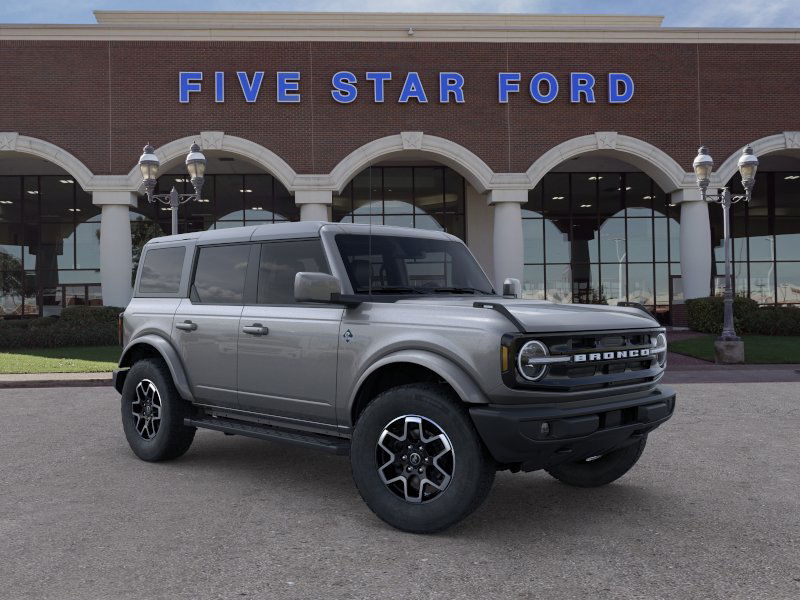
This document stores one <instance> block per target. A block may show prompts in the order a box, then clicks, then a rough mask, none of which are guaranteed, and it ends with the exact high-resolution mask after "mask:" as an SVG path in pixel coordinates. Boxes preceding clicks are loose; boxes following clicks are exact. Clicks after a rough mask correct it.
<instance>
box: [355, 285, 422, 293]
mask: <svg viewBox="0 0 800 600" xmlns="http://www.w3.org/2000/svg"><path fill="white" fill-rule="evenodd" d="M370 293H372V294H424V293H425V292H422V291H420V290H418V289H417V288H413V287H408V286H405V285H387V286H381V287H374V288H372V289H369V288H358V289H357V290H356V294H370Z"/></svg>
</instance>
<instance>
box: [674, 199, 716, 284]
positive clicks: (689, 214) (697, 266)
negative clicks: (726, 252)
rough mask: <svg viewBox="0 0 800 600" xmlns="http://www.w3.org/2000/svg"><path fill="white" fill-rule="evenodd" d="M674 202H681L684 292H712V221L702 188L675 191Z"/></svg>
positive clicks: (682, 279) (682, 278)
mask: <svg viewBox="0 0 800 600" xmlns="http://www.w3.org/2000/svg"><path fill="white" fill-rule="evenodd" d="M671 198H672V202H673V203H674V204H680V206H681V281H682V283H683V296H684V298H686V299H689V298H705V297H706V296H708V295H709V294H710V293H711V224H710V223H709V220H708V204H706V203H705V202H703V201H702V200H701V199H700V190H699V189H696V188H688V189H683V190H676V191H674V192H672V196H671Z"/></svg>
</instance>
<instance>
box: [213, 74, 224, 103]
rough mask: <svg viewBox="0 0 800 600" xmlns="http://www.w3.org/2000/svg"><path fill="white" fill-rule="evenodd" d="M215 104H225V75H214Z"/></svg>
mask: <svg viewBox="0 0 800 600" xmlns="http://www.w3.org/2000/svg"><path fill="white" fill-rule="evenodd" d="M214 102H225V73H224V72H223V71H217V72H216V73H214Z"/></svg>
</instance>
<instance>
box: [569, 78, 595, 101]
mask: <svg viewBox="0 0 800 600" xmlns="http://www.w3.org/2000/svg"><path fill="white" fill-rule="evenodd" d="M569 78H570V80H569V81H570V85H569V87H570V91H569V101H570V102H572V103H574V104H577V103H579V102H580V101H581V94H583V95H584V96H586V102H588V103H589V104H594V77H593V76H592V75H591V74H590V73H570V75H569Z"/></svg>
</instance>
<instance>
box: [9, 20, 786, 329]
mask: <svg viewBox="0 0 800 600" xmlns="http://www.w3.org/2000/svg"><path fill="white" fill-rule="evenodd" d="M95 14H96V20H97V23H96V24H91V25H0V73H2V74H3V75H2V77H3V83H4V85H2V86H0V316H4V317H9V316H25V315H39V314H53V313H57V312H58V311H60V309H61V308H63V307H64V306H69V305H74V304H101V303H103V304H106V305H113V306H120V305H124V304H125V303H126V302H127V301H128V299H129V298H130V294H131V270H132V267H133V265H134V264H135V262H136V260H137V257H138V253H139V251H140V249H141V245H142V244H143V243H144V242H145V241H146V240H147V239H149V238H151V237H153V236H156V235H164V234H165V233H168V232H169V226H170V212H169V209H168V208H167V207H165V206H163V205H158V204H149V203H148V202H147V201H146V199H145V198H144V197H143V196H142V195H141V192H142V189H143V188H142V177H141V173H140V171H139V168H138V166H137V160H138V157H139V155H140V154H141V151H142V147H143V146H144V145H145V144H146V143H150V144H152V145H153V146H154V147H155V148H156V155H157V156H158V157H159V159H160V161H161V165H162V168H161V171H160V173H161V175H160V176H159V179H158V191H162V192H168V191H169V190H170V189H171V188H172V187H173V186H175V187H176V188H178V191H180V192H184V191H185V192H188V191H190V187H191V186H190V183H189V177H188V175H187V174H186V170H185V167H184V165H183V159H184V157H185V155H186V153H187V152H188V150H189V147H190V145H191V144H192V143H193V142H197V143H198V144H200V146H201V147H202V149H203V152H204V153H205V155H206V156H207V159H208V165H207V170H206V181H205V184H204V187H203V193H202V196H203V198H202V201H200V202H190V203H187V204H185V205H183V206H181V209H180V213H179V227H180V231H197V230H204V229H210V228H220V227H232V226H240V225H247V224H254V223H269V222H276V221H283V220H300V219H303V220H333V221H344V222H359V223H369V222H372V223H376V224H377V223H385V224H394V225H401V226H408V227H420V228H428V229H442V230H446V231H448V232H451V233H453V234H455V235H457V236H459V237H461V238H462V239H464V240H465V242H466V243H467V245H468V246H469V247H470V249H471V250H472V251H473V253H474V254H475V255H476V257H477V258H478V260H479V261H480V262H481V264H482V265H483V267H484V269H485V270H486V271H487V273H488V274H489V276H490V277H491V278H492V279H493V280H494V281H495V282H496V283H497V284H498V285H499V284H501V283H502V281H503V279H504V278H506V277H517V278H519V279H520V280H521V281H522V282H523V294H524V296H525V297H528V298H532V299H549V300H553V301H557V302H602V303H609V304H615V303H617V302H620V301H631V302H640V303H642V304H644V305H646V306H648V307H649V308H651V309H652V310H654V311H655V312H656V313H657V314H658V315H659V317H660V318H661V319H662V320H663V321H664V322H665V323H668V322H670V321H671V320H674V319H675V318H676V315H678V314H679V313H680V312H681V311H680V310H678V307H680V306H681V304H682V303H683V300H684V299H686V298H694V297H702V296H707V295H709V294H712V293H717V292H718V291H719V289H720V287H721V281H720V279H721V275H722V272H723V266H722V262H723V260H724V250H723V247H722V243H721V239H722V216H721V210H720V209H719V207H717V206H715V205H713V204H712V205H707V204H706V203H705V202H703V201H701V198H700V192H699V190H698V189H697V184H696V181H695V177H694V174H693V173H692V159H693V157H694V155H695V154H696V152H697V148H698V146H700V145H701V144H705V145H707V146H708V147H709V148H710V151H711V154H712V155H713V157H714V158H715V163H716V164H715V169H714V174H713V176H712V181H711V187H712V188H714V187H721V186H725V185H730V187H731V189H732V190H733V191H736V190H740V189H741V186H740V182H739V178H738V175H737V168H736V163H737V160H738V158H739V155H740V154H741V151H742V147H743V146H745V145H746V144H750V145H752V147H753V150H754V152H755V154H756V155H757V156H758V157H759V160H760V166H759V172H758V176H757V180H756V185H755V188H754V191H753V199H752V201H751V202H750V203H749V204H745V203H739V204H737V205H736V207H735V209H734V210H733V217H732V237H733V245H732V249H733V268H734V280H735V287H736V290H737V292H738V293H741V294H744V295H747V296H749V297H751V298H753V299H755V300H757V301H758V302H759V303H761V304H765V305H769V304H800V101H798V91H800V68H798V67H799V66H800V31H798V30H794V29H771V30H764V29H676V28H664V27H662V26H661V18H660V17H638V16H637V17H625V16H548V15H496V14H483V15H472V14H470V15H467V14H463V15H460V14H378V13H375V14H342V13H336V14H333V13H144V12H141V13H137V12H113V11H112V12H97V13H95ZM166 40H169V41H166Z"/></svg>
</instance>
